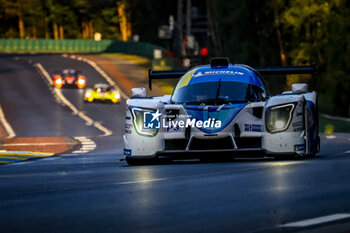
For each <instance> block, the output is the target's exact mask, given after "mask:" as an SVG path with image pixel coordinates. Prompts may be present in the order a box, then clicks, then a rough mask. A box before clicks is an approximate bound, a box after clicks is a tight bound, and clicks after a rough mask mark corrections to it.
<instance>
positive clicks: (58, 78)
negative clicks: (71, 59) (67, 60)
mask: <svg viewBox="0 0 350 233" xmlns="http://www.w3.org/2000/svg"><path fill="white" fill-rule="evenodd" d="M52 79H53V84H54V86H55V87H57V88H62V87H73V88H84V87H85V86H86V77H85V76H84V75H82V74H81V72H79V71H76V70H74V69H64V70H63V71H62V72H55V74H54V75H53V76H52Z"/></svg>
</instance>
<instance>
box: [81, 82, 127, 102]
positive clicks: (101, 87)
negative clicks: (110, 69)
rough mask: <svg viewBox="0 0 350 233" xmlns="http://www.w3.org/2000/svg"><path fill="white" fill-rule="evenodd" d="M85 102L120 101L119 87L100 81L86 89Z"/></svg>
mask: <svg viewBox="0 0 350 233" xmlns="http://www.w3.org/2000/svg"><path fill="white" fill-rule="evenodd" d="M84 101H85V102H90V103H91V102H109V103H114V104H116V103H120V92H119V90H118V89H117V88H115V87H113V86H110V85H108V84H104V83H98V84H95V85H94V86H93V88H86V90H85V91H84Z"/></svg>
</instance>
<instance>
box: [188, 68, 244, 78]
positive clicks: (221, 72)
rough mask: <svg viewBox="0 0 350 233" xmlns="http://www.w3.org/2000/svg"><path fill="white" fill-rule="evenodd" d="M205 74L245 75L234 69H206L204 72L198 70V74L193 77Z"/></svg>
mask: <svg viewBox="0 0 350 233" xmlns="http://www.w3.org/2000/svg"><path fill="white" fill-rule="evenodd" d="M203 75H244V73H242V72H239V71H232V70H211V71H205V72H204V73H202V72H198V73H197V74H192V77H193V78H196V77H200V76H203Z"/></svg>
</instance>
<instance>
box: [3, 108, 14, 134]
mask: <svg viewBox="0 0 350 233" xmlns="http://www.w3.org/2000/svg"><path fill="white" fill-rule="evenodd" d="M0 121H1V124H2V126H4V128H5V131H6V133H7V138H14V137H16V133H15V131H14V130H13V128H12V127H11V125H10V123H9V122H8V121H7V120H6V117H5V114H4V111H3V110H2V107H1V105H0Z"/></svg>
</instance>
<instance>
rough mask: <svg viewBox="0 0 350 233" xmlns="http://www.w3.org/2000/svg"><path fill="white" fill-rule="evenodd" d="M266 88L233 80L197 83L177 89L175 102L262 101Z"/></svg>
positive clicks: (223, 102) (220, 102)
mask: <svg viewBox="0 0 350 233" xmlns="http://www.w3.org/2000/svg"><path fill="white" fill-rule="evenodd" d="M263 99H264V90H263V89H262V88H260V87H257V86H254V85H251V84H248V83H242V82H233V81H225V82H223V81H221V80H219V81H217V82H205V83H195V84H191V85H187V86H184V87H181V88H179V89H175V91H174V93H173V96H172V102H173V103H175V104H194V105H196V104H229V103H245V102H248V101H261V100H263Z"/></svg>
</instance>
